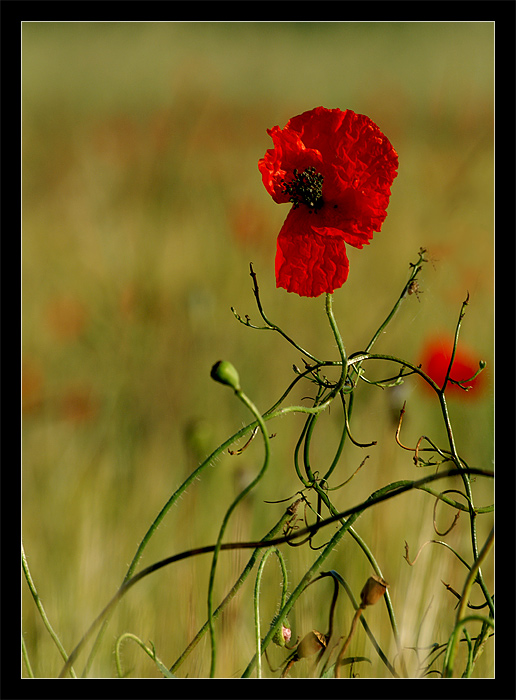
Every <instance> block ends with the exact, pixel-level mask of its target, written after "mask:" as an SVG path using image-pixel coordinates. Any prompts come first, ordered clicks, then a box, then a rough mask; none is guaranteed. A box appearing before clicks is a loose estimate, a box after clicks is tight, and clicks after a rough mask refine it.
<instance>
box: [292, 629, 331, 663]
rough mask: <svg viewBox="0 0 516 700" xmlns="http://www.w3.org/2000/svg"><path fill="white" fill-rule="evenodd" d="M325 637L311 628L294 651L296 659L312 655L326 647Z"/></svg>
mask: <svg viewBox="0 0 516 700" xmlns="http://www.w3.org/2000/svg"><path fill="white" fill-rule="evenodd" d="M326 643H327V642H326V638H325V637H324V635H322V634H321V633H320V632H317V631H316V630H312V631H311V632H309V633H308V634H307V635H305V636H304V637H303V639H302V640H301V641H300V642H299V645H298V647H297V651H296V657H297V658H298V659H304V658H306V657H307V656H313V655H314V654H316V653H317V652H318V651H321V649H324V648H325V647H326Z"/></svg>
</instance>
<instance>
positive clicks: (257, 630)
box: [254, 547, 287, 678]
mask: <svg viewBox="0 0 516 700" xmlns="http://www.w3.org/2000/svg"><path fill="white" fill-rule="evenodd" d="M271 554H276V556H277V557H278V560H279V563H280V566H281V574H282V577H283V592H282V596H281V606H280V607H283V605H284V604H285V598H286V593H287V567H286V565H285V560H284V559H283V555H282V554H281V552H280V551H279V549H277V548H276V547H271V548H270V549H269V550H267V551H266V552H265V554H264V555H263V557H262V560H261V562H260V564H259V566H258V571H257V574H256V583H255V586H254V631H255V642H256V658H257V659H258V661H257V676H258V678H261V677H262V652H261V642H260V638H261V632H260V586H261V582H262V574H263V569H264V567H265V564H266V562H267V559H268V558H269V556H270V555H271Z"/></svg>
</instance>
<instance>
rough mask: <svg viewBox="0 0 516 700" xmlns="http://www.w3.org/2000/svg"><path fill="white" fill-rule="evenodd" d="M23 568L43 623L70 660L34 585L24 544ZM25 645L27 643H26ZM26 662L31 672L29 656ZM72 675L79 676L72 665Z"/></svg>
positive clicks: (60, 650)
mask: <svg viewBox="0 0 516 700" xmlns="http://www.w3.org/2000/svg"><path fill="white" fill-rule="evenodd" d="M22 568H23V575H24V576H25V580H26V581H27V585H28V586H29V590H30V592H31V595H32V598H33V599H34V602H35V603H36V607H37V609H38V612H39V614H40V616H41V619H42V620H43V624H44V625H45V627H46V629H47V631H48V633H49V635H50V636H51V637H52V640H53V641H54V644H55V645H56V647H57V649H58V651H59V653H60V654H61V656H62V657H63V659H64V661H65V662H66V661H68V658H69V657H68V654H67V653H66V651H65V648H64V647H63V645H62V644H61V640H60V639H59V637H58V636H57V634H56V633H55V632H54V629H53V627H52V625H51V624H50V620H49V619H48V616H47V613H46V612H45V608H44V607H43V603H42V602H41V598H40V597H39V594H38V591H37V590H36V586H35V585H34V581H33V580H32V576H31V573H30V570H29V564H28V562H27V557H26V556H25V550H24V548H23V545H22ZM24 646H25V645H24ZM26 662H27V668H28V669H29V673H30V672H31V668H30V664H29V663H28V656H27V657H26ZM70 675H71V676H72V678H77V676H76V674H75V671H74V669H73V667H72V666H71V665H70Z"/></svg>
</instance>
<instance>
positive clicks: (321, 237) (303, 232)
mask: <svg viewBox="0 0 516 700" xmlns="http://www.w3.org/2000/svg"><path fill="white" fill-rule="evenodd" d="M312 216H313V217H314V219H315V218H316V217H317V214H313V215H312ZM348 271H349V263H348V258H347V255H346V244H345V242H344V238H343V237H342V232H341V231H338V230H337V229H322V233H321V232H318V230H317V229H315V228H314V227H313V226H312V225H311V223H310V216H309V215H307V214H305V213H304V211H303V210H301V209H291V211H290V213H289V215H288V216H287V218H286V220H285V223H284V224H283V227H282V229H281V231H280V233H279V236H278V242H277V249H276V285H277V286H278V287H283V288H284V289H286V290H287V292H295V293H296V294H299V295H300V296H304V297H318V296H319V295H320V294H325V293H326V294H332V293H333V292H334V291H335V289H338V288H339V287H341V286H342V285H343V284H344V282H345V281H346V279H347V277H348Z"/></svg>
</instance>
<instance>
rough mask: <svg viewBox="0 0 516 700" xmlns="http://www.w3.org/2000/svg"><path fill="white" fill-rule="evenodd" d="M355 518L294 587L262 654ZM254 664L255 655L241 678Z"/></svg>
mask: <svg viewBox="0 0 516 700" xmlns="http://www.w3.org/2000/svg"><path fill="white" fill-rule="evenodd" d="M357 517H358V514H355V515H352V516H351V517H350V518H348V520H347V521H346V522H345V523H344V524H343V525H342V527H341V528H340V529H339V530H337V532H336V533H335V535H334V536H333V537H332V538H331V540H330V541H329V543H328V544H327V545H326V547H325V548H324V549H323V551H322V553H321V554H320V555H319V557H318V558H317V559H316V560H315V562H314V563H313V564H312V566H311V567H310V568H309V569H308V571H307V572H306V573H305V575H304V576H303V578H302V579H301V581H300V582H299V583H298V585H297V586H296V588H295V590H294V591H293V592H292V593H291V595H290V596H289V598H288V600H287V602H286V603H285V605H284V606H283V607H282V609H281V610H280V612H279V614H278V617H277V620H276V621H275V622H274V623H273V624H272V625H271V627H270V629H269V631H268V633H267V634H266V636H265V638H264V639H263V641H262V644H261V650H262V652H263V651H264V649H266V648H267V646H268V645H269V643H270V642H271V640H272V638H273V637H274V635H275V634H276V632H277V631H278V630H279V628H280V625H281V622H282V620H283V619H284V618H285V617H287V616H288V614H289V612H290V610H291V609H292V608H293V606H294V604H295V603H296V601H297V599H298V598H299V596H300V595H301V593H302V592H303V591H304V589H305V588H306V586H307V585H308V584H309V583H310V581H311V580H312V578H313V577H314V576H315V574H316V572H317V571H318V569H319V568H320V567H321V566H322V564H323V563H324V561H325V559H327V557H328V556H329V555H330V554H331V552H332V551H333V550H334V548H335V547H336V546H337V544H338V543H339V542H340V540H341V539H342V538H343V537H344V535H345V534H346V532H347V531H348V528H349V527H350V526H351V524H352V522H353V521H354V520H356V518H357ZM256 663H257V657H256V655H255V656H254V657H253V658H252V659H251V661H250V662H249V664H248V666H247V668H246V669H245V671H244V673H243V674H242V678H249V677H250V675H251V672H252V671H253V669H254V667H255V665H256Z"/></svg>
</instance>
